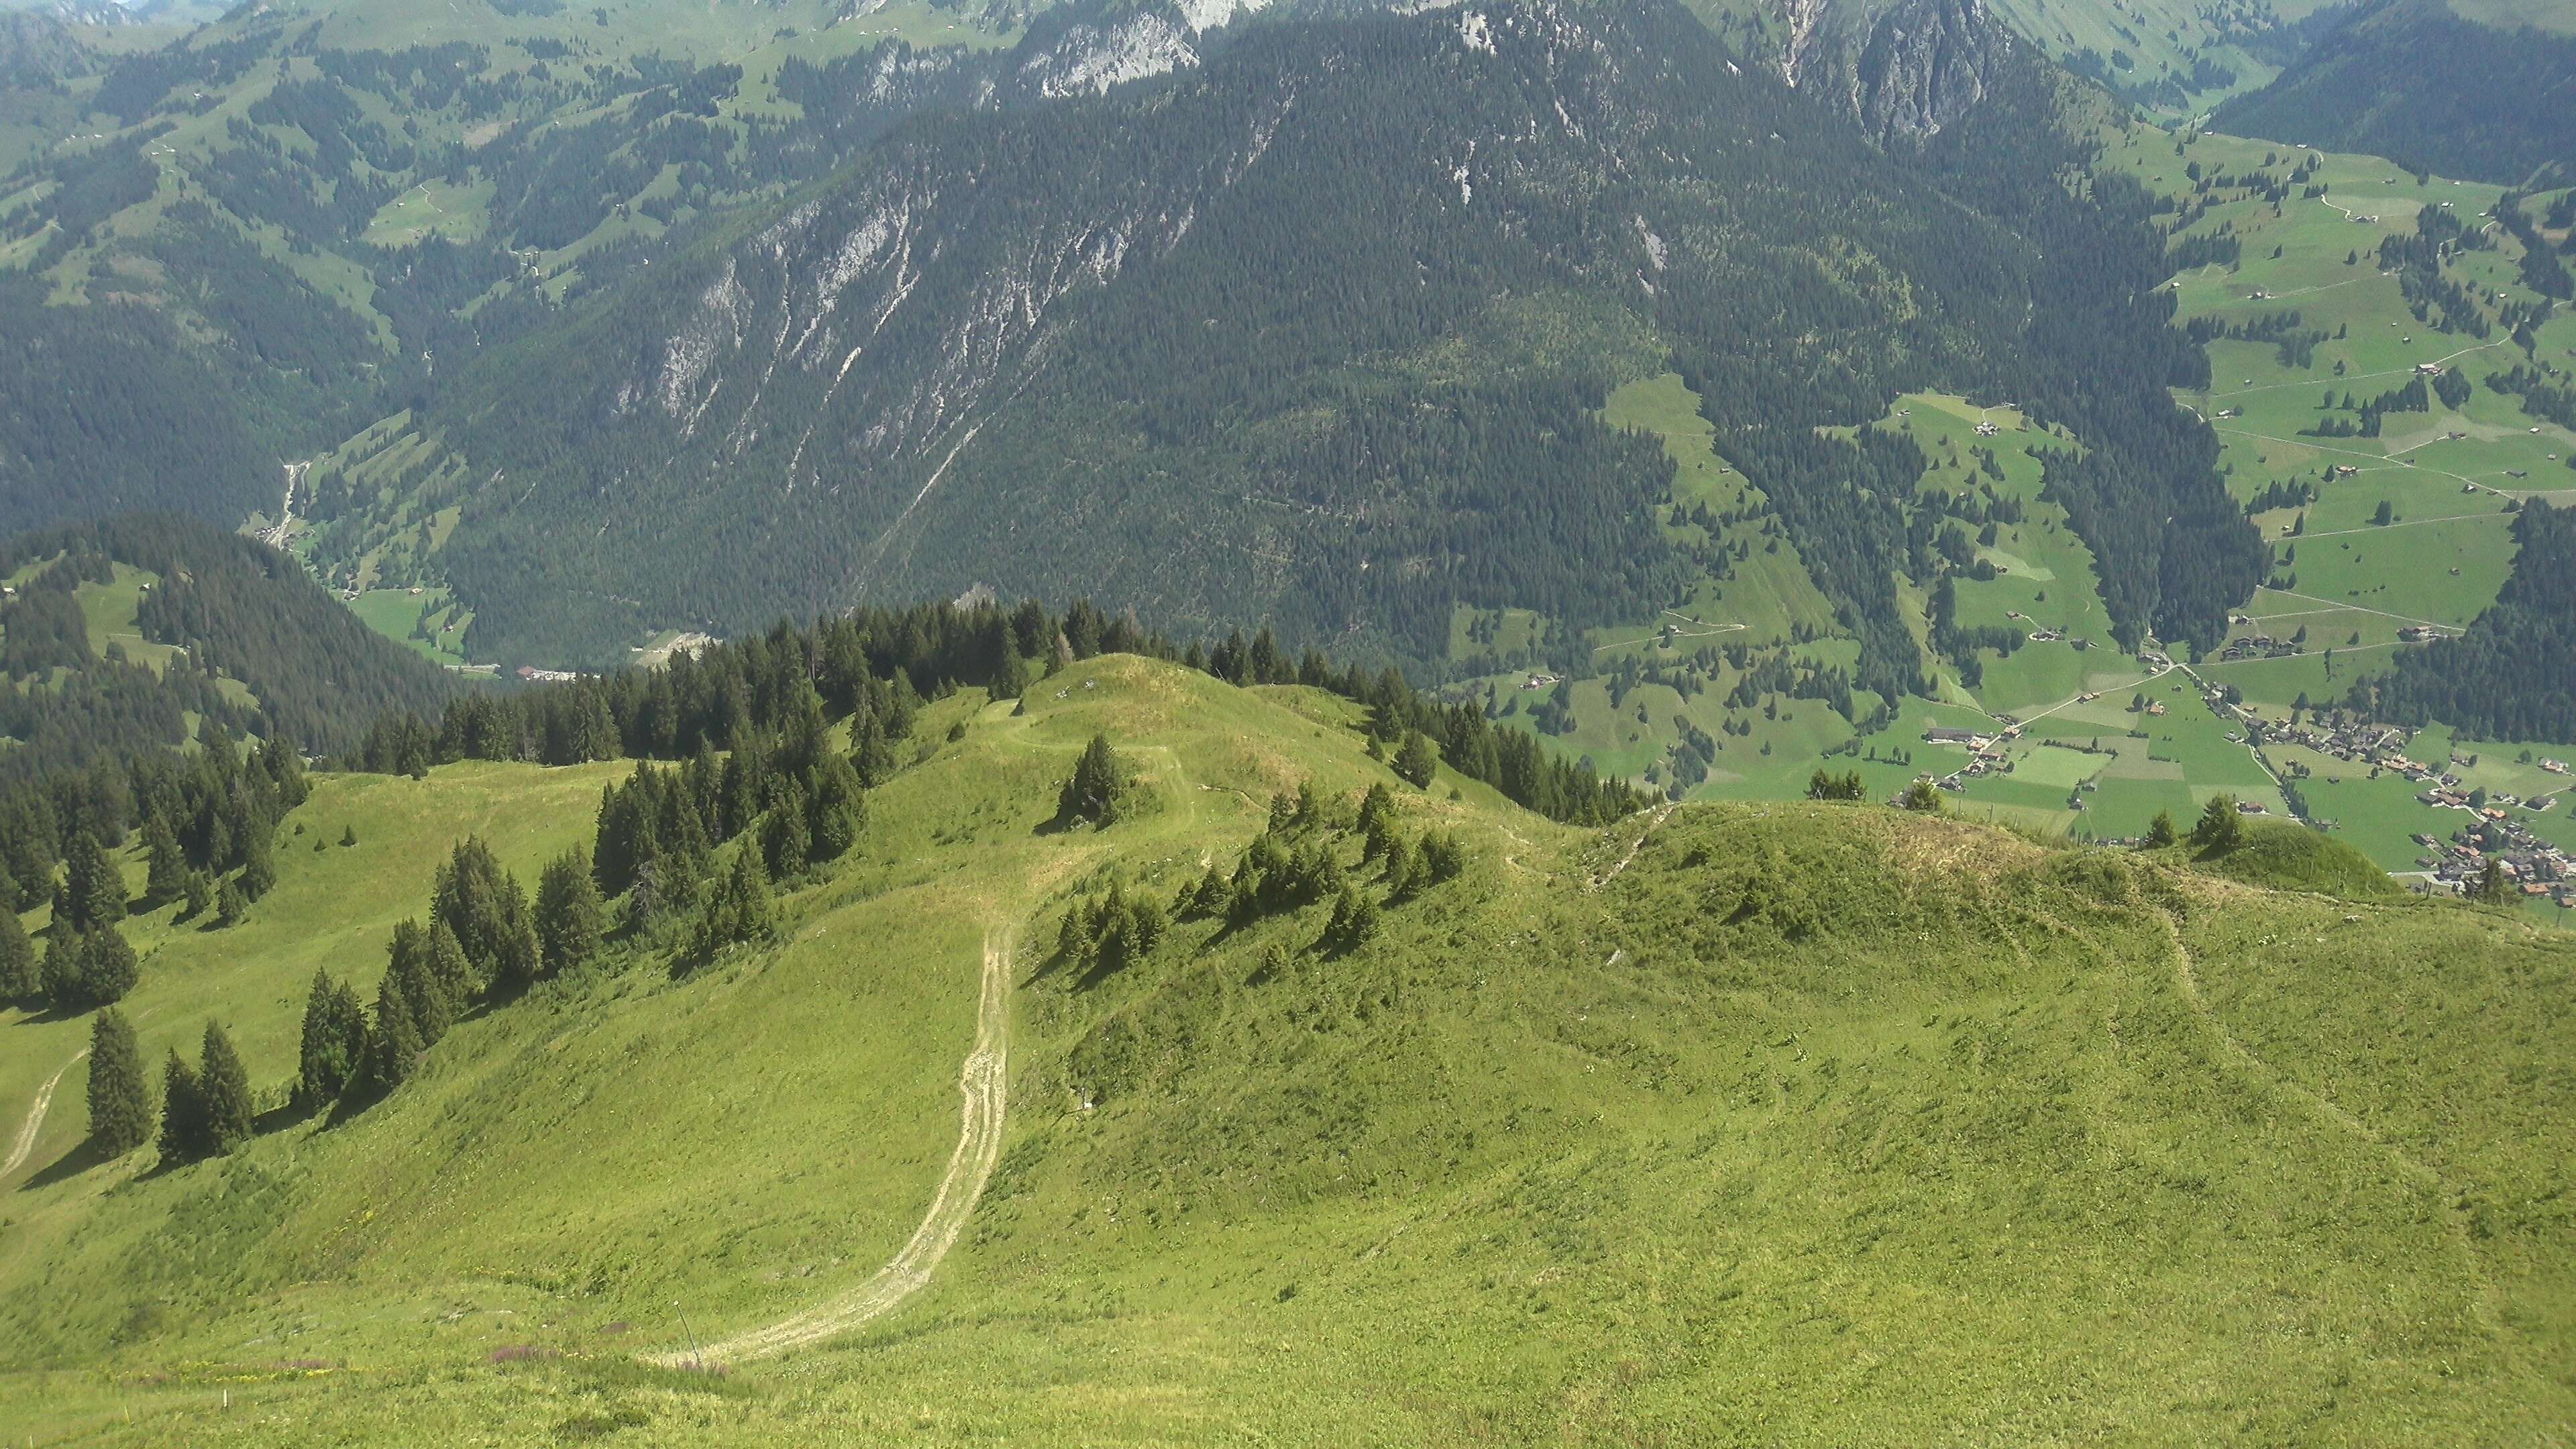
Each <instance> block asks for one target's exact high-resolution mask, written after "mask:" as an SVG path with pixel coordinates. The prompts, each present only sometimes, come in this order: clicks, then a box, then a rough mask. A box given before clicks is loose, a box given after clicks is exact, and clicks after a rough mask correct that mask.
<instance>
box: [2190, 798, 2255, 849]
mask: <svg viewBox="0 0 2576 1449" xmlns="http://www.w3.org/2000/svg"><path fill="white" fill-rule="evenodd" d="M2244 838H2245V820H2244V817H2243V816H2242V815H2240V814H2238V813H2237V809H2236V797H2235V796H2233V795H2219V796H2216V797H2214V798H2212V799H2211V800H2210V802H2209V803H2208V804H2207V805H2205V806H2203V807H2202V808H2201V812H2200V821H2199V823H2198V824H2196V825H2194V826H2192V828H2191V843H2192V844H2193V845H2194V846H2196V847H2198V848H2199V849H2201V850H2203V851H2205V852H2208V853H2210V854H2213V855H2215V854H2220V853H2223V852H2226V851H2230V850H2233V849H2235V848H2236V846H2237V844H2238V842H2240V841H2242V840H2243V839H2244Z"/></svg>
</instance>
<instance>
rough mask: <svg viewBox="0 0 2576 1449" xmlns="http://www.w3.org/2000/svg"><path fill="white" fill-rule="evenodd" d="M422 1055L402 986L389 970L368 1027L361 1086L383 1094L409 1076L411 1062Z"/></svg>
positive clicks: (360, 1074)
mask: <svg viewBox="0 0 2576 1449" xmlns="http://www.w3.org/2000/svg"><path fill="white" fill-rule="evenodd" d="M419 1056H420V1030H419V1028H418V1027H416V1026H414V1025H413V1024H412V1019H411V1007H410V1006H409V1005H408V1004H406V1003H405V1002H404V1001H403V994H402V987H401V985H400V984H399V983H397V982H396V981H395V980H394V977H393V973H392V972H390V971H388V972H386V973H385V979H384V982H383V984H381V985H379V986H378V987H377V988H376V1010H375V1015H374V1019H373V1020H372V1021H370V1022H369V1023H368V1026H367V1057H366V1065H365V1067H364V1069H363V1070H362V1071H361V1072H360V1073H359V1082H358V1085H359V1086H360V1087H361V1088H362V1089H363V1090H364V1091H365V1092H366V1093H367V1095H369V1096H371V1097H381V1096H383V1095H384V1094H385V1093H387V1092H390V1091H392V1090H393V1089H394V1088H396V1087H399V1086H401V1085H402V1084H403V1083H404V1082H405V1081H407V1080H409V1079H410V1077H411V1069H412V1063H413V1062H414V1061H415V1060H417V1059H418V1058H419Z"/></svg>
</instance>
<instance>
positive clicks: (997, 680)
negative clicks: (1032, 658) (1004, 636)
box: [992, 644, 1029, 699]
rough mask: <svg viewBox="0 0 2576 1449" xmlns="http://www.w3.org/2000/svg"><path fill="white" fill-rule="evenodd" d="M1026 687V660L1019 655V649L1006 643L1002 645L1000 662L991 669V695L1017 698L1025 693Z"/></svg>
mask: <svg viewBox="0 0 2576 1449" xmlns="http://www.w3.org/2000/svg"><path fill="white" fill-rule="evenodd" d="M1028 688H1029V663H1028V661H1027V660H1025V659H1022V658H1021V657H1020V651H1019V650H1017V649H1015V648H1012V647H1011V646H1010V645H1008V644H1005V645H1003V646H1002V660H1001V663H1000V664H999V665H997V666H996V667H995V668H994V670H993V686H992V697H993V698H995V699H1017V698H1019V697H1020V696H1021V695H1023V694H1025V693H1027V692H1028Z"/></svg>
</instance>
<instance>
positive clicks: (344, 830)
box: [340, 825, 358, 845]
mask: <svg viewBox="0 0 2576 1449" xmlns="http://www.w3.org/2000/svg"><path fill="white" fill-rule="evenodd" d="M340 843H341V844H342V845H355V844H357V843H358V827H357V826H355V825H346V826H343V827H341V830H340Z"/></svg>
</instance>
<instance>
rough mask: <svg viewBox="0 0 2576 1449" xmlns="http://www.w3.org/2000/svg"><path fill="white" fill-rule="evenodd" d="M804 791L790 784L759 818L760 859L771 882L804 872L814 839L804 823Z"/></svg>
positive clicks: (790, 782)
mask: <svg viewBox="0 0 2576 1449" xmlns="http://www.w3.org/2000/svg"><path fill="white" fill-rule="evenodd" d="M805 807H806V799H805V789H804V787H803V786H801V785H799V784H797V783H796V782H795V781H794V780H793V779H790V780H788V781H787V783H786V785H785V787H784V788H782V789H780V790H779V791H778V793H777V795H776V796H775V798H774V799H773V800H772V802H771V804H770V806H769V809H768V810H767V811H766V812H765V813H763V814H762V816H761V818H760V842H759V843H760V856H761V861H762V863H763V864H765V865H767V866H768V867H769V876H770V879H772V880H785V879H787V878H788V877H790V876H793V875H795V874H797V873H798V872H800V871H802V870H804V869H805V862H806V860H807V858H808V857H809V856H811V855H812V854H813V850H814V836H813V832H812V830H811V829H810V828H809V827H808V826H807V825H806V821H805Z"/></svg>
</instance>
